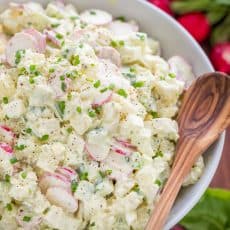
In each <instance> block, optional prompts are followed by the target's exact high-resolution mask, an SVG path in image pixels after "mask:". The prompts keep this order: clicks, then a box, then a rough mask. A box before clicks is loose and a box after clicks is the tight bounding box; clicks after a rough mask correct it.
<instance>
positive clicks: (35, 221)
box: [16, 209, 42, 230]
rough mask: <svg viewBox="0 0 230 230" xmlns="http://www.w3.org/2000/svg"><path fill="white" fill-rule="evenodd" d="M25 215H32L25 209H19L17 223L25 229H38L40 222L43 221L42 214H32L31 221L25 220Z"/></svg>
mask: <svg viewBox="0 0 230 230" xmlns="http://www.w3.org/2000/svg"><path fill="white" fill-rule="evenodd" d="M24 216H30V215H29V214H28V213H26V212H25V211H24V210H22V209H19V211H18V215H17V216H16V221H17V223H18V224H19V225H20V226H21V227H22V228H23V229H25V230H32V229H34V230H35V229H37V227H38V226H39V224H40V223H41V222H42V217H41V216H30V217H31V220H30V221H24V220H23V218H24Z"/></svg>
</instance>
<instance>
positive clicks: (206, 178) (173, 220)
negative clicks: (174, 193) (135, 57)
mask: <svg viewBox="0 0 230 230" xmlns="http://www.w3.org/2000/svg"><path fill="white" fill-rule="evenodd" d="M135 1H136V2H138V3H139V4H143V5H145V6H146V7H148V8H150V9H151V10H152V11H153V12H154V11H157V12H158V14H159V15H161V16H162V17H163V18H165V19H166V20H168V21H169V23H171V24H173V25H174V26H175V27H176V28H177V29H178V30H181V31H182V33H183V34H184V36H185V37H186V39H188V40H190V42H191V43H192V44H193V46H194V47H195V48H196V49H197V50H198V51H199V53H200V55H201V58H202V59H203V60H204V61H205V62H206V64H207V66H208V68H209V69H210V72H212V71H214V68H213V66H212V64H211V62H210V60H209V58H208V56H207V55H206V53H205V52H204V50H203V49H202V48H201V46H200V45H199V44H198V43H197V41H196V40H195V39H194V38H193V37H192V35H191V34H190V33H189V32H188V31H187V30H186V29H185V28H184V27H183V26H182V25H180V24H179V23H178V22H177V21H176V20H175V19H174V18H173V17H172V16H170V15H169V14H167V13H166V12H164V11H163V10H161V9H159V8H158V7H157V6H155V5H153V4H151V3H150V2H148V1H146V0H144V1H143V0H135ZM224 141H225V131H224V132H223V133H222V134H221V136H220V137H219V139H218V140H217V141H216V142H215V145H216V150H213V151H212V153H213V154H215V158H213V159H212V161H211V164H209V165H208V166H209V171H208V173H207V172H206V175H204V174H203V178H202V179H203V180H202V184H201V185H202V186H199V187H198V188H197V189H196V194H194V195H193V196H192V197H191V199H190V200H189V201H188V202H187V205H186V206H184V207H182V209H181V210H180V212H177V213H176V214H174V215H172V216H170V217H169V218H168V221H167V223H166V225H165V227H164V229H165V230H168V229H170V228H172V227H173V226H174V225H176V224H177V223H178V222H179V221H180V220H182V219H183V217H184V216H185V215H186V214H187V213H188V212H189V211H190V210H191V209H192V208H193V207H194V206H195V205H196V204H197V203H198V201H199V200H200V198H201V196H202V195H203V194H204V192H205V191H206V189H207V188H208V186H209V184H210V182H211V180H212V179H213V177H214V174H215V172H216V170H217V168H218V166H219V162H220V159H221V156H222V152H223V147H224ZM205 167H207V165H205Z"/></svg>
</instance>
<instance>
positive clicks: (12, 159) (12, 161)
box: [10, 157, 18, 165]
mask: <svg viewBox="0 0 230 230" xmlns="http://www.w3.org/2000/svg"><path fill="white" fill-rule="evenodd" d="M17 162H18V160H17V158H16V157H13V158H11V159H10V163H11V164H12V165H13V164H15V163H17Z"/></svg>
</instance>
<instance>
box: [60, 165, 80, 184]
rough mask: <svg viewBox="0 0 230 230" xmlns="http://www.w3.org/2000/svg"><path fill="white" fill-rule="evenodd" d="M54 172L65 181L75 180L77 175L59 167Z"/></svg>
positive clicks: (69, 169) (66, 168) (72, 171)
mask: <svg viewBox="0 0 230 230" xmlns="http://www.w3.org/2000/svg"><path fill="white" fill-rule="evenodd" d="M56 172H57V173H59V174H61V175H62V176H64V177H66V179H67V180H70V181H72V180H74V179H76V178H77V173H76V172H75V171H74V170H72V169H71V168H68V167H60V168H58V169H57V170H56Z"/></svg>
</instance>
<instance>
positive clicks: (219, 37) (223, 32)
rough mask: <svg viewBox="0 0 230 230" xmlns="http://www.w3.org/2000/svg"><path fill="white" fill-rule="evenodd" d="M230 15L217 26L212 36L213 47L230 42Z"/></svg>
mask: <svg viewBox="0 0 230 230" xmlns="http://www.w3.org/2000/svg"><path fill="white" fill-rule="evenodd" d="M229 25H230V14H229V15H228V16H227V17H226V18H225V19H224V21H223V22H222V23H221V24H220V25H218V26H216V27H215V28H214V30H213V32H212V34H211V43H212V45H214V44H217V43H222V42H226V41H229V40H230V26H229Z"/></svg>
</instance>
